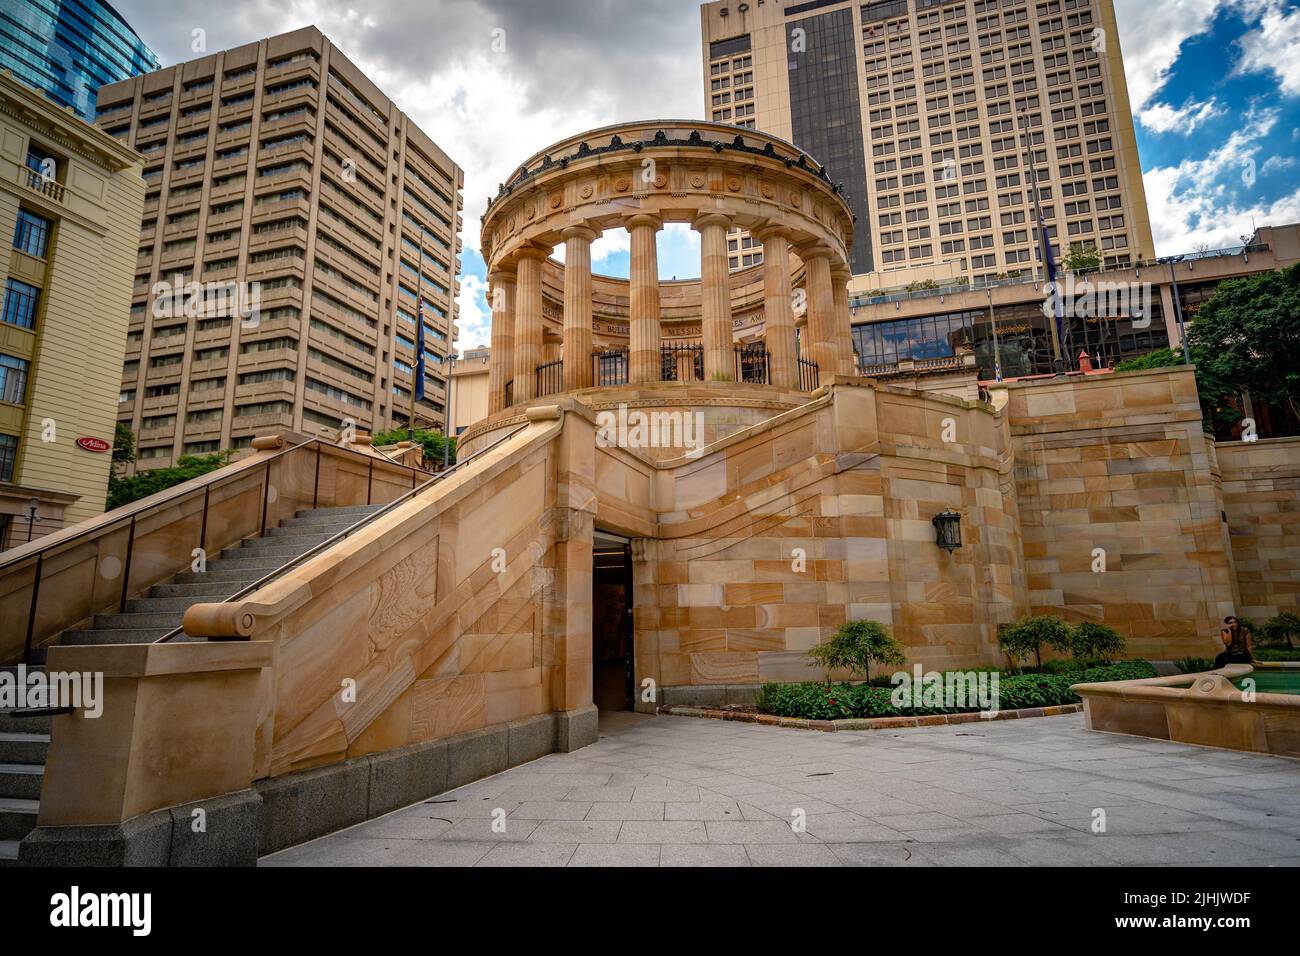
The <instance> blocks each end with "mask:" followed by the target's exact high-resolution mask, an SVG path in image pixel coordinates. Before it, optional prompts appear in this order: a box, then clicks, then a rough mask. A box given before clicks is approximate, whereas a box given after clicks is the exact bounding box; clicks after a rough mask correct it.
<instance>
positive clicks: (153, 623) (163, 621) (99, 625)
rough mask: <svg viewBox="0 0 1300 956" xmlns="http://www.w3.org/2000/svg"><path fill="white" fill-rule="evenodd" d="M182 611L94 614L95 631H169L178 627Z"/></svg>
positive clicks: (182, 615) (182, 614)
mask: <svg viewBox="0 0 1300 956" xmlns="http://www.w3.org/2000/svg"><path fill="white" fill-rule="evenodd" d="M182 617H184V613H183V612H182V611H154V612H143V613H136V614H96V615H95V626H94V629H95V630H96V631H108V630H136V629H138V628H148V627H162V628H167V629H168V630H170V629H171V628H173V627H179V626H180V623H181V618H182Z"/></svg>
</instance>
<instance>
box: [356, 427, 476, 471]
mask: <svg viewBox="0 0 1300 956" xmlns="http://www.w3.org/2000/svg"><path fill="white" fill-rule="evenodd" d="M414 440H415V443H416V444H417V445H419V446H421V447H422V448H423V449H424V458H425V460H426V461H428V462H431V463H432V462H437V463H438V466H439V467H441V465H442V455H443V446H444V445H449V446H450V447H449V448H447V460H448V462H449V463H450V464H455V463H456V439H455V438H448V437H447V436H446V435H444V434H443V433H442V432H439V431H433V430H432V429H426V428H417V429H416V430H415V437H414ZM399 441H406V429H405V428H393V429H390V430H389V431H386V432H380V433H379V434H377V435H373V436H371V439H370V443H371V444H372V445H375V446H376V447H378V446H381V445H396V444H397V443H398V442H399Z"/></svg>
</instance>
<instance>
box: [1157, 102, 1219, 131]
mask: <svg viewBox="0 0 1300 956" xmlns="http://www.w3.org/2000/svg"><path fill="white" fill-rule="evenodd" d="M1224 112H1225V111H1224V110H1223V109H1221V108H1220V107H1219V106H1218V104H1217V102H1216V101H1215V99H1214V98H1213V97H1211V98H1210V100H1209V101H1208V102H1206V103H1197V102H1195V101H1194V100H1191V99H1189V100H1188V101H1187V102H1186V103H1184V104H1183V105H1182V106H1181V107H1179V108H1177V109H1175V108H1174V107H1172V106H1170V105H1169V104H1168V103H1153V104H1151V105H1150V106H1147V107H1145V108H1144V109H1143V110H1142V111H1141V112H1140V113H1138V114H1137V116H1138V121H1139V122H1140V123H1141V124H1142V125H1143V126H1145V127H1146V128H1147V129H1149V130H1151V132H1153V133H1181V134H1182V135H1184V136H1186V135H1188V134H1190V133H1191V132H1192V131H1193V130H1194V129H1196V127H1198V126H1200V125H1201V124H1203V123H1205V122H1206V121H1207V120H1210V119H1212V118H1213V117H1215V116H1222V115H1223V113H1224Z"/></svg>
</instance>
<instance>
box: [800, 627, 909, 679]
mask: <svg viewBox="0 0 1300 956" xmlns="http://www.w3.org/2000/svg"><path fill="white" fill-rule="evenodd" d="M808 656H809V657H811V658H812V659H813V660H814V661H816V662H817V663H819V664H821V666H822V667H823V668H824V669H825V671H826V686H828V687H829V686H830V683H831V671H833V670H835V669H837V668H843V669H844V670H847V671H848V672H849V673H850V674H853V675H854V676H860V677H861V678H862V679H863V680H866V679H868V678H869V677H870V676H871V665H872V664H894V665H898V664H905V663H907V658H906V657H904V656H903V647H902V645H901V644H899V643H898V641H897V640H895V639H894V638H893V637H892V636H891V635H890V633H889V630H888V629H887V628H886V627H885V625H883V624H881V623H879V622H878V621H848V622H846V623H844V624H841V625H840V629H839V630H838V631H836V632H835V636H834V637H832V638H831V639H830V640H828V641H825V642H824V643H822V644H818V645H817V646H816V647H814V648H812V649H811V650H809V651H808Z"/></svg>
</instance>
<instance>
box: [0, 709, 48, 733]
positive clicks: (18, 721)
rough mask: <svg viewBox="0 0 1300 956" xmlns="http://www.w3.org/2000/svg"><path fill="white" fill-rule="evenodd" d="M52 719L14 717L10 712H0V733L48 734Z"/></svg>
mask: <svg viewBox="0 0 1300 956" xmlns="http://www.w3.org/2000/svg"><path fill="white" fill-rule="evenodd" d="M53 722H54V718H53V717H15V716H14V713H13V711H11V710H0V733H4V734H48V733H49V732H50V726H51V725H52V724H53Z"/></svg>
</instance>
